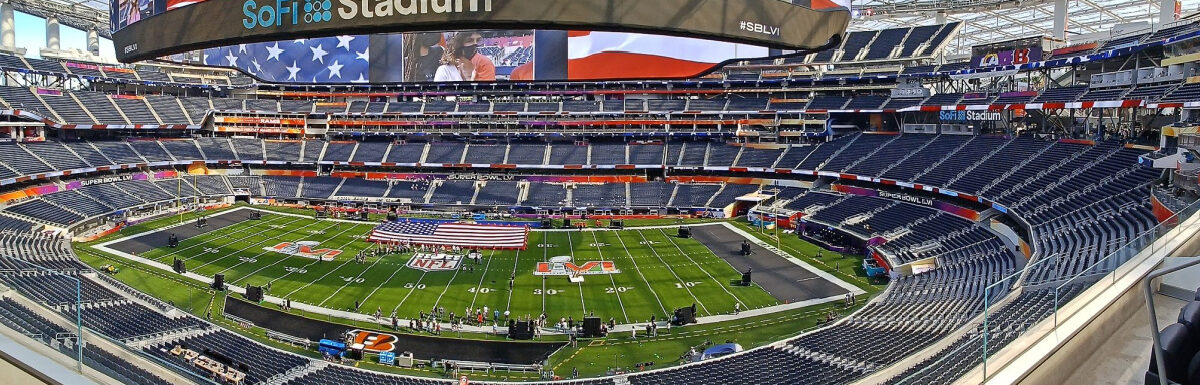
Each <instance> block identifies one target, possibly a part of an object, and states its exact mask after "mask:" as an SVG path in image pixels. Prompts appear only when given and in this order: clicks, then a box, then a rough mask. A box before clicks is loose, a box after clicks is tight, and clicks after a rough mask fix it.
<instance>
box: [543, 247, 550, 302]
mask: <svg viewBox="0 0 1200 385" xmlns="http://www.w3.org/2000/svg"><path fill="white" fill-rule="evenodd" d="M547 234H550V233H547ZM549 253H550V236H549V235H546V236H543V237H542V262H549V261H550V260H549V258H548V254H549ZM541 278H542V313H545V312H546V276H544V275H543V276H541Z"/></svg>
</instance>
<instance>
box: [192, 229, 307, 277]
mask: <svg viewBox="0 0 1200 385" xmlns="http://www.w3.org/2000/svg"><path fill="white" fill-rule="evenodd" d="M298 220H299V219H296V220H292V222H295V221H298ZM292 222H288V223H285V224H284V225H285V226H286V225H288V224H291V223H292ZM300 229H301V228H300V227H298V228H295V229H291V230H288V231H285V232H284V233H283V234H279V235H276V236H273V237H270V238H267V239H263V240H260V241H258V242H254V243H251V244H250V246H246V247H243V248H241V249H238V250H234V251H233V252H232V253H229V254H225V256H223V257H221V258H217V259H214V260H211V261H208V262H207V263H205V264H202V265H200V266H196V267H193V268H191V269H189V270H194V271H200V268H201V267H205V266H208V265H211V264H213V263H216V262H217V261H222V260H224V259H225V258H229V257H232V256H234V255H236V254H237V253H240V252H243V251H246V250H248V249H250V248H253V247H255V246H258V245H261V244H262V243H263V242H267V241H273V240H275V239H277V238H279V237H282V236H284V235H288V234H291V233H294V232H296V231H298V230H300ZM256 235H259V233H254V234H250V235H249V236H247V237H246V238H249V237H253V236H256ZM243 239H244V238H243ZM195 257H196V256H192V258H188V259H185V261H190V260H192V259H193V258H195Z"/></svg>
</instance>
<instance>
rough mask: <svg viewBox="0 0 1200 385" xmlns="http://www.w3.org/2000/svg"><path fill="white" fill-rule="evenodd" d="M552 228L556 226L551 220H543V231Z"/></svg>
mask: <svg viewBox="0 0 1200 385" xmlns="http://www.w3.org/2000/svg"><path fill="white" fill-rule="evenodd" d="M551 227H554V224H553V223H550V220H549V219H543V220H542V228H543V229H549V228H551Z"/></svg>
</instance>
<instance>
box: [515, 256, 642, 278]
mask: <svg viewBox="0 0 1200 385" xmlns="http://www.w3.org/2000/svg"><path fill="white" fill-rule="evenodd" d="M620 272H621V271H620V270H617V266H616V265H615V264H613V263H612V261H588V262H584V263H582V264H576V263H575V262H572V261H571V257H570V256H565V255H563V256H558V257H554V258H550V260H549V261H547V262H538V264H537V269H535V270H534V271H533V275H566V276H580V275H598V274H618V273H620Z"/></svg>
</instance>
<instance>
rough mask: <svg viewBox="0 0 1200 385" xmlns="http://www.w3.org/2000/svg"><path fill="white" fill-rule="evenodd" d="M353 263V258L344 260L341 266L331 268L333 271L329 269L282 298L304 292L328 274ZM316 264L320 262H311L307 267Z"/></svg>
mask: <svg viewBox="0 0 1200 385" xmlns="http://www.w3.org/2000/svg"><path fill="white" fill-rule="evenodd" d="M353 261H354V258H346V261H345V262H342V264H340V265H338V266H337V267H335V268H333V269H331V270H329V271H327V272H325V275H322V276H320V277H317V279H314V280H312V281H309V282H308V283H307V284H305V285H304V286H300V287H298V288H296V290H292V291H291V292H289V293H288V294H287V295H286V296H284V298H287V297H291V296H292V294H296V292H297V291H300V290H304V289H306V288H308V287H309V286H312V284H314V283H317V282H318V281H320V280H322V279H325V277H328V276H329V275H330V274H333V273H334V272H336V271H338V270H341V269H342V267H344V266H346V264H348V263H350V262H353ZM317 262H320V260H319V259H318V260H314V261H313V262H311V263H309V265H311V264H313V263H317Z"/></svg>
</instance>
